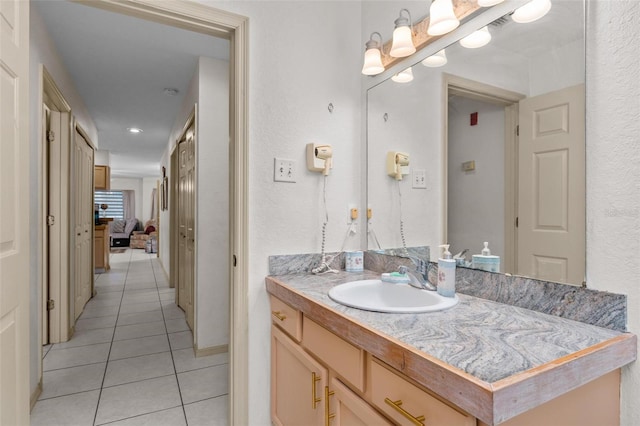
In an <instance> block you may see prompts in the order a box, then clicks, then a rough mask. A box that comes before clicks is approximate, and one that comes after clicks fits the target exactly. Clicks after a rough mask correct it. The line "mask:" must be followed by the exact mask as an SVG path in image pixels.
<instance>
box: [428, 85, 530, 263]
mask: <svg viewBox="0 0 640 426" xmlns="http://www.w3.org/2000/svg"><path fill="white" fill-rule="evenodd" d="M449 94H456V95H459V96H463V97H465V98H469V99H474V100H477V101H482V102H488V103H492V104H494V105H502V106H504V108H505V110H504V111H505V120H504V126H505V128H504V141H505V153H504V170H505V181H504V183H505V200H504V201H505V202H504V235H505V245H504V247H505V253H504V258H503V265H504V268H505V270H508V271H513V270H514V268H515V260H516V258H517V257H516V249H517V247H518V245H517V237H518V236H517V233H516V229H515V221H516V217H517V200H518V182H517V177H518V165H517V159H518V149H517V148H518V136H517V134H516V131H517V130H516V129H517V125H518V102H519V101H520V100H521V99H524V98H526V96H525V95H523V94H521V93H517V92H512V91H510V90H505V89H502V88H500V87H496V86H491V85H489V84H485V83H480V82H478V81H474V80H469V79H467V78H463V77H458V76H456V75H453V74H448V73H442V99H441V105H442V233H441V235H442V241H444V242H447V241H448V233H447V214H448V190H449V183H448V179H449V167H448V165H449Z"/></svg>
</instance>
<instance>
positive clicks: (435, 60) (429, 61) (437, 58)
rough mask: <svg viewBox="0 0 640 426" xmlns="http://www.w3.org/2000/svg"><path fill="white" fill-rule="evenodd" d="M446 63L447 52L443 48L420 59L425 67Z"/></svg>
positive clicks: (439, 65) (434, 66)
mask: <svg viewBox="0 0 640 426" xmlns="http://www.w3.org/2000/svg"><path fill="white" fill-rule="evenodd" d="M446 64H447V54H446V53H445V51H444V49H442V50H440V51H439V52H437V53H434V54H433V55H431V56H429V57H427V58H425V59H423V60H422V65H424V66H425V67H430V68H436V67H441V66H444V65H446Z"/></svg>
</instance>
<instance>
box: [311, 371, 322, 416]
mask: <svg viewBox="0 0 640 426" xmlns="http://www.w3.org/2000/svg"><path fill="white" fill-rule="evenodd" d="M319 381H320V376H318V375H316V372H315V371H314V372H312V373H311V407H313V409H314V410H315V409H316V407H317V406H318V402H320V401H322V398H318V397H317V396H316V383H317V382H319Z"/></svg>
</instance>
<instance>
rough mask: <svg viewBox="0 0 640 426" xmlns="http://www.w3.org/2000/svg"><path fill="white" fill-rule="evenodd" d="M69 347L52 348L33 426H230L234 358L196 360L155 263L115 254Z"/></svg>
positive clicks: (46, 352) (132, 253) (138, 254)
mask: <svg viewBox="0 0 640 426" xmlns="http://www.w3.org/2000/svg"><path fill="white" fill-rule="evenodd" d="M95 289H96V296H94V297H93V299H91V300H90V301H89V302H88V303H87V305H86V306H85V309H84V312H83V314H82V316H81V317H80V318H79V319H78V321H77V323H76V331H75V334H74V335H73V338H72V339H71V340H70V341H69V342H65V343H61V344H53V345H47V346H45V347H44V348H43V356H44V359H43V370H44V375H43V392H42V395H41V396H40V398H39V399H38V402H37V403H36V405H35V407H34V408H33V410H32V412H31V425H33V426H38V425H65V426H66V425H74V426H75V425H77V426H91V425H102V424H112V425H171V426H174V425H189V426H195V425H226V424H227V406H228V382H229V377H228V376H229V364H228V354H226V353H225V354H218V355H211V356H206V357H200V358H195V356H194V353H193V349H192V342H193V337H192V334H191V331H190V330H189V328H188V326H187V323H186V321H185V319H184V312H183V311H182V310H181V309H180V308H178V307H177V306H176V305H175V303H174V300H175V289H173V288H169V284H168V282H167V278H166V276H165V275H164V272H163V271H162V268H161V266H160V264H159V263H158V260H157V258H156V255H155V254H152V255H150V254H146V253H144V251H143V250H135V249H127V250H126V251H125V252H124V253H114V254H111V270H110V271H109V272H108V273H104V274H98V275H96V281H95Z"/></svg>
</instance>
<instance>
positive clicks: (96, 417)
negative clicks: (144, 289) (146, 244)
mask: <svg viewBox="0 0 640 426" xmlns="http://www.w3.org/2000/svg"><path fill="white" fill-rule="evenodd" d="M132 257H133V252H132V253H131V255H130V256H129V262H128V264H127V272H126V273H125V275H124V285H123V286H122V296H120V305H119V306H118V313H117V314H116V324H115V325H114V327H113V335H112V336H111V342H110V343H109V352H108V353H107V362H106V363H105V365H104V374H103V375H102V382H101V383H100V392H98V403H97V404H96V411H95V413H94V414H93V425H94V426H95V424H96V420H97V419H98V409H99V408H100V399H102V389H103V388H104V381H105V379H106V378H107V370H108V368H109V358H110V357H111V349H112V348H113V341H114V339H115V337H116V329H117V328H118V317H119V316H120V309H121V308H122V300H123V299H124V290H125V288H126V287H127V276H128V275H129V269H130V268H131V258H132Z"/></svg>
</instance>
